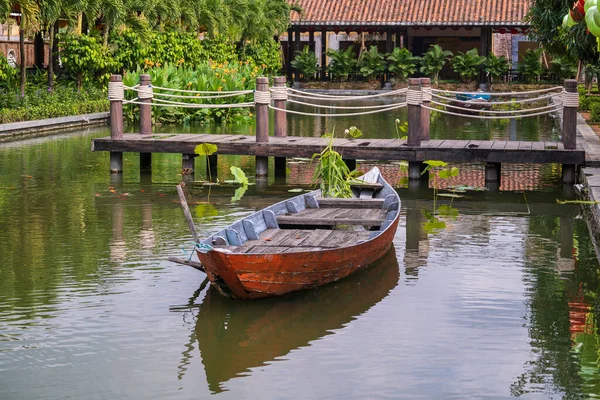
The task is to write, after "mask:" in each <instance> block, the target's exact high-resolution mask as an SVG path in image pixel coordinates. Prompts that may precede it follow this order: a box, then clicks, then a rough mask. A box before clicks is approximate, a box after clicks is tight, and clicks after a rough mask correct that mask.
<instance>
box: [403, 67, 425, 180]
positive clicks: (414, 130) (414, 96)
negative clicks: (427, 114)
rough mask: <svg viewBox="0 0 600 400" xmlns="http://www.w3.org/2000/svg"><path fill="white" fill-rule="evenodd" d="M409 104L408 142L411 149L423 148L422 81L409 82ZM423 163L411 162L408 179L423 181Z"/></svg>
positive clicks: (407, 95) (412, 80) (411, 80)
mask: <svg viewBox="0 0 600 400" xmlns="http://www.w3.org/2000/svg"><path fill="white" fill-rule="evenodd" d="M406 102H407V103H408V140H407V143H406V144H407V145H408V146H409V147H419V146H421V118H422V116H421V104H422V103H423V93H422V92H421V80H420V79H419V78H410V79H409V80H408V92H407V93H406ZM422 172H423V163H422V162H421V161H409V163H408V179H411V180H413V179H423V175H422Z"/></svg>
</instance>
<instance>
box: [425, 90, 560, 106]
mask: <svg viewBox="0 0 600 400" xmlns="http://www.w3.org/2000/svg"><path fill="white" fill-rule="evenodd" d="M463 94H464V93H463ZM469 94H471V93H469ZM472 94H476V92H475V93H472ZM486 94H487V93H486ZM431 96H432V97H433V98H436V99H440V100H447V101H464V100H458V99H457V98H456V97H446V96H442V95H439V94H435V93H432V94H431ZM556 96H561V93H557V94H556V95H544V96H539V97H532V98H529V99H514V100H507V101H489V102H488V101H486V103H489V104H491V105H497V104H498V105H500V104H524V103H534V102H536V101H547V100H550V99H551V98H553V97H556ZM484 101H485V100H484Z"/></svg>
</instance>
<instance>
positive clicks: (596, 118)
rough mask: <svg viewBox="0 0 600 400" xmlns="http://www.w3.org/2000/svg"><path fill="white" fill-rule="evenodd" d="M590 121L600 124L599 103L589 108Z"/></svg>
mask: <svg viewBox="0 0 600 400" xmlns="http://www.w3.org/2000/svg"><path fill="white" fill-rule="evenodd" d="M590 119H591V120H592V122H594V123H596V122H600V103H593V104H592V105H591V106H590Z"/></svg>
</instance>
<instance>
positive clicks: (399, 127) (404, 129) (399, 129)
mask: <svg viewBox="0 0 600 400" xmlns="http://www.w3.org/2000/svg"><path fill="white" fill-rule="evenodd" d="M394 127H395V128H396V136H398V139H407V138H408V136H406V134H407V133H408V121H404V122H400V120H399V119H396V121H395V122H394ZM400 133H402V135H401V134H400Z"/></svg>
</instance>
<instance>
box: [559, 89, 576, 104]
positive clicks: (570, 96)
mask: <svg viewBox="0 0 600 400" xmlns="http://www.w3.org/2000/svg"><path fill="white" fill-rule="evenodd" d="M562 102H563V104H564V106H565V107H574V108H577V107H579V93H577V92H567V91H564V92H563V94H562Z"/></svg>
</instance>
